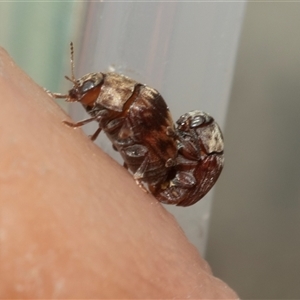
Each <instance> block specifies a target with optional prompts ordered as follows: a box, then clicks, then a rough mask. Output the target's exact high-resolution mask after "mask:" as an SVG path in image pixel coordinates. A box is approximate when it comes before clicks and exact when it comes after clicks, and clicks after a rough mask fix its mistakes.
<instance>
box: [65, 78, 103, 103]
mask: <svg viewBox="0 0 300 300" xmlns="http://www.w3.org/2000/svg"><path fill="white" fill-rule="evenodd" d="M66 78H67V79H68V80H70V81H71V82H72V83H73V84H74V85H73V87H72V89H70V90H69V97H68V99H67V101H69V102H76V101H77V102H80V103H82V104H83V105H91V104H93V103H94V102H95V101H96V100H97V97H98V95H99V92H100V88H101V83H102V81H103V74H102V73H89V74H86V75H84V76H83V77H81V78H80V79H78V80H74V79H71V78H69V77H66Z"/></svg>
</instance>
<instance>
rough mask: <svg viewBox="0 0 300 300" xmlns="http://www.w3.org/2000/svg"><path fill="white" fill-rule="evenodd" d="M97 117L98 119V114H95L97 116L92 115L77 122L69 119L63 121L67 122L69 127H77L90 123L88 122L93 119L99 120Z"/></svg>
mask: <svg viewBox="0 0 300 300" xmlns="http://www.w3.org/2000/svg"><path fill="white" fill-rule="evenodd" d="M97 119H98V116H95V117H91V118H88V119H85V120H82V121H79V122H77V123H72V122H69V121H63V123H64V124H66V125H68V126H69V127H73V128H76V127H81V126H83V125H85V124H88V123H90V122H92V121H97Z"/></svg>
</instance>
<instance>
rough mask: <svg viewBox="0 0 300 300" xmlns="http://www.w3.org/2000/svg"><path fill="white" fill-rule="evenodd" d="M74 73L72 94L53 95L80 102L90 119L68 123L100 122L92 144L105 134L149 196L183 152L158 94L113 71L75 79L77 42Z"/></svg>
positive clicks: (160, 183) (167, 111)
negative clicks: (100, 135)
mask: <svg viewBox="0 0 300 300" xmlns="http://www.w3.org/2000/svg"><path fill="white" fill-rule="evenodd" d="M71 74H72V77H71V78H69V77H67V76H66V79H68V80H69V81H71V82H72V83H73V87H72V88H71V89H70V90H69V92H68V94H58V93H51V92H50V95H51V96H52V97H54V98H65V99H66V101H68V102H80V103H81V104H82V105H83V107H84V108H85V110H86V111H87V113H88V114H89V115H90V118H88V119H86V120H82V121H80V122H77V123H71V122H68V121H64V123H65V124H67V125H68V126H70V127H73V128H76V127H80V126H83V125H84V124H87V123H89V122H92V121H96V122H98V124H99V127H98V129H97V130H96V131H95V133H94V134H93V135H92V136H91V139H92V140H95V139H96V138H97V136H98V135H99V134H100V132H101V131H102V130H103V131H104V132H105V133H106V135H107V136H108V138H109V139H110V141H111V142H112V144H113V147H114V149H115V150H117V151H118V152H119V153H120V154H121V156H122V157H123V159H124V162H125V163H124V166H125V167H126V168H128V169H129V170H130V171H131V172H132V173H133V178H134V179H135V181H136V183H137V184H138V185H139V186H140V187H141V188H142V189H143V190H144V191H147V188H148V189H149V190H151V189H154V188H155V187H156V186H157V185H162V184H163V183H164V182H166V181H167V180H168V179H169V177H170V172H171V170H173V169H174V165H175V160H176V157H177V152H178V149H177V143H176V140H175V138H174V135H172V134H167V132H168V133H170V132H173V131H174V122H173V120H172V117H171V114H170V111H169V109H168V107H167V105H166V103H165V101H164V99H163V97H162V96H161V95H160V94H159V92H158V91H156V90H155V89H153V88H150V87H148V86H146V85H144V84H141V83H138V82H136V81H135V80H132V79H130V78H128V77H126V76H123V75H120V74H117V73H112V72H109V73H101V72H99V73H89V74H86V75H84V76H83V77H81V78H80V79H75V76H74V62H73V44H72V43H71ZM145 185H146V186H147V188H146V187H145Z"/></svg>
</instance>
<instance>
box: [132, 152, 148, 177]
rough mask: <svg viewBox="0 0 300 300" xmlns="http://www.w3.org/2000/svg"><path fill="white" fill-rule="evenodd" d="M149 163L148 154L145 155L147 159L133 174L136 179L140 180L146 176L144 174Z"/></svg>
mask: <svg viewBox="0 0 300 300" xmlns="http://www.w3.org/2000/svg"><path fill="white" fill-rule="evenodd" d="M148 165H149V157H148V155H147V156H145V159H144V160H143V162H142V163H141V165H140V167H139V168H138V169H137V171H136V172H135V173H134V174H133V178H134V179H135V181H138V180H140V179H142V178H144V174H145V171H146V170H147V168H148Z"/></svg>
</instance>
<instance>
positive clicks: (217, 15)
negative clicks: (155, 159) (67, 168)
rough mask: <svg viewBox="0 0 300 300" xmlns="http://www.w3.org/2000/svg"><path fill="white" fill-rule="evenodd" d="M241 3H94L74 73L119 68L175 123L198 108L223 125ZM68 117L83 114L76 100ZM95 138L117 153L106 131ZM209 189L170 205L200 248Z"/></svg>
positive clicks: (89, 129)
mask: <svg viewBox="0 0 300 300" xmlns="http://www.w3.org/2000/svg"><path fill="white" fill-rule="evenodd" d="M244 8H245V2H239V3H233V2H226V3H224V2H223V3H222V2H221V3H220V2H219V3H218V2H209V3H208V2H198V3H196V2H194V3H192V2H185V3H183V2H155V3H154V2H152V3H151V2H126V3H124V2H121V3H116V2H104V3H95V2H90V3H89V9H88V13H87V22H86V27H85V30H84V35H83V43H82V44H83V45H82V50H81V53H80V57H79V67H78V68H77V69H76V73H77V76H82V75H83V74H85V73H89V72H94V71H100V70H102V71H105V70H107V69H108V68H109V67H111V68H114V69H115V70H116V71H117V72H121V73H123V74H125V75H127V76H129V77H132V78H134V79H136V80H137V81H140V82H142V83H146V84H148V85H149V86H151V87H154V88H156V89H158V90H159V91H160V93H161V94H162V95H163V97H164V98H165V100H166V102H167V104H168V105H169V107H170V110H171V112H172V114H173V116H174V121H175V120H176V119H177V118H178V117H179V116H180V115H181V114H183V113H185V112H187V111H190V110H195V109H200V110H204V111H207V112H209V113H211V114H212V115H213V116H214V117H215V118H216V120H217V122H218V123H219V124H220V125H221V127H223V126H224V123H225V117H226V112H227V107H228V101H229V91H230V86H231V80H232V75H233V70H234V63H235V56H236V51H237V45H238V38H239V34H240V29H241V25H242V20H243V12H244ZM71 115H72V116H73V118H74V119H76V120H79V119H81V118H84V117H85V116H84V114H83V111H82V109H81V108H79V107H78V106H74V105H72V106H71ZM95 128H96V124H90V125H88V126H86V127H85V128H84V129H85V130H86V132H88V133H91V132H93V130H95ZM97 143H98V144H99V145H100V146H101V148H102V149H104V150H105V151H106V152H108V153H109V154H110V155H111V156H113V157H115V158H116V159H119V156H118V154H117V153H116V152H114V151H113V149H112V147H111V143H110V142H108V141H107V139H105V137H104V135H101V137H100V138H99V139H98V140H97ZM119 161H120V160H119ZM112 180H113V179H112ZM212 195H213V194H212V193H209V194H208V195H207V196H206V197H205V199H203V200H202V201H200V202H199V203H197V204H196V205H194V206H192V207H188V208H181V207H180V208H178V207H172V206H166V208H167V209H168V210H170V211H171V212H172V213H173V214H174V215H175V217H176V218H177V219H178V221H179V223H180V224H181V226H182V228H183V229H184V230H185V232H186V234H187V236H188V237H189V239H190V241H192V243H194V245H195V246H196V247H197V248H198V250H199V251H201V252H202V253H204V250H205V244H206V237H207V230H208V221H209V218H210V205H211V200H212Z"/></svg>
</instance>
